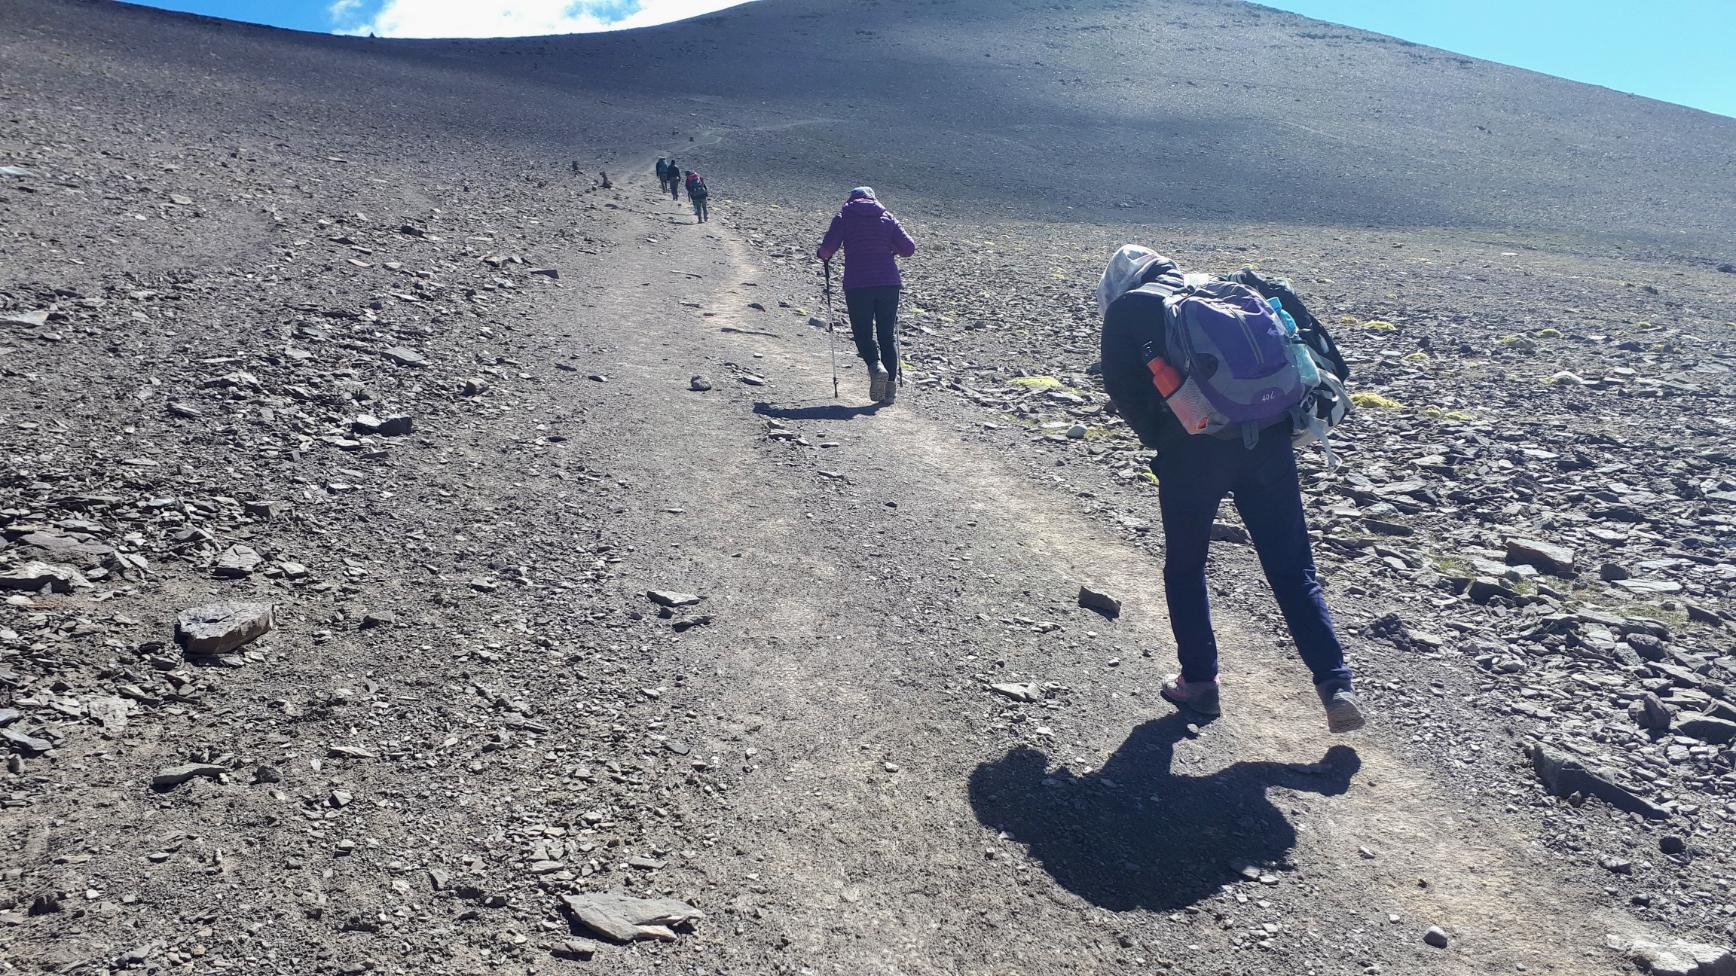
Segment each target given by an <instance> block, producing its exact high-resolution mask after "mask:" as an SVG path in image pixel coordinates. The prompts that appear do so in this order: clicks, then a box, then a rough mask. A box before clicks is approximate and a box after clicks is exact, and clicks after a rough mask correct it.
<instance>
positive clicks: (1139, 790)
mask: <svg viewBox="0 0 1736 976" xmlns="http://www.w3.org/2000/svg"><path fill="white" fill-rule="evenodd" d="M1187 722H1188V720H1187V719H1186V718H1185V717H1183V716H1182V715H1180V714H1179V713H1178V714H1175V715H1170V716H1166V717H1164V718H1160V719H1157V720H1155V721H1151V722H1147V723H1145V724H1144V725H1141V726H1140V727H1138V728H1137V729H1134V730H1133V734H1132V735H1131V736H1129V737H1128V739H1127V741H1126V742H1124V743H1122V745H1121V748H1120V749H1118V750H1116V752H1115V754H1114V755H1113V756H1111V757H1110V758H1109V761H1108V762H1106V763H1105V764H1104V766H1103V768H1102V769H1101V770H1099V771H1097V772H1093V773H1087V774H1086V775H1083V776H1076V775H1074V774H1073V773H1071V772H1069V771H1068V770H1065V769H1062V770H1057V771H1056V772H1053V773H1051V772H1048V764H1049V759H1048V757H1047V756H1045V755H1044V754H1043V753H1041V752H1039V751H1037V750H1035V749H1032V748H1029V747H1020V748H1018V749H1015V750H1013V751H1012V752H1010V753H1008V754H1007V755H1006V756H1004V757H1002V758H1001V759H998V760H995V761H993V762H987V763H984V764H982V765H981V766H978V767H977V768H976V771H975V772H974V773H972V774H971V778H970V801H971V806H972V808H974V809H975V811H976V816H977V819H978V820H980V821H981V822H982V823H983V825H984V826H987V827H991V828H995V829H997V830H1001V831H1004V832H1006V833H1007V834H1008V835H1009V836H1010V837H1011V838H1012V839H1013V840H1014V841H1017V842H1019V843H1021V844H1024V845H1025V846H1026V847H1027V848H1028V849H1029V850H1030V853H1031V857H1032V858H1033V859H1034V860H1036V861H1037V862H1038V863H1040V864H1041V865H1042V866H1043V868H1044V870H1046V871H1048V872H1049V874H1050V875H1052V876H1053V877H1054V878H1055V880H1056V881H1057V882H1059V883H1060V884H1061V886H1062V887H1064V888H1066V889H1067V890H1068V891H1071V892H1073V893H1074V894H1076V895H1078V896H1080V897H1081V898H1084V899H1085V900H1087V901H1089V902H1091V903H1092V904H1093V905H1098V906H1100V907H1103V908H1107V909H1110V910H1112V911H1127V910H1130V909H1145V910H1148V911H1173V910H1176V909H1181V908H1185V907H1187V906H1188V905H1192V904H1194V903H1195V902H1197V901H1199V900H1200V899H1202V898H1206V897H1208V896H1210V895H1212V894H1213V893H1215V892H1216V891H1217V890H1218V889H1219V888H1221V887H1222V886H1223V885H1224V884H1226V883H1229V882H1232V881H1237V880H1241V878H1242V875H1241V873H1240V870H1241V868H1242V867H1243V866H1244V865H1250V864H1251V865H1253V866H1255V867H1262V866H1265V865H1285V864H1287V863H1288V860H1289V854H1290V851H1291V849H1292V848H1294V847H1295V846H1296V830H1295V828H1294V827H1292V826H1291V825H1290V822H1289V821H1288V820H1286V819H1285V818H1284V815H1283V814H1282V813H1280V812H1279V810H1278V808H1277V807H1276V806H1274V805H1273V804H1272V801H1271V800H1269V799H1268V798H1267V796H1266V791H1267V789H1269V788H1270V787H1274V786H1280V787H1284V788H1286V789H1291V790H1298V791H1305V792H1309V793H1320V794H1323V795H1326V796H1336V795H1338V794H1341V793H1344V792H1345V791H1346V790H1348V789H1349V788H1350V780H1351V777H1353V776H1355V775H1356V772H1357V770H1359V769H1360V768H1361V767H1362V760H1361V759H1360V758H1359V757H1358V756H1357V755H1356V752H1355V750H1353V749H1350V748H1349V747H1346V746H1333V747H1332V748H1331V749H1329V750H1328V751H1327V753H1326V756H1325V758H1323V759H1322V760H1321V761H1320V762H1318V763H1313V764H1303V763H1272V762H1242V763H1236V764H1235V765H1233V766H1230V767H1229V768H1227V769H1224V770H1221V771H1219V772H1216V773H1213V774H1211V775H1209V776H1185V775H1178V774H1176V773H1174V772H1172V771H1171V769H1170V765H1171V761H1172V760H1173V759H1174V756H1175V744H1176V742H1178V741H1179V740H1181V739H1182V738H1183V737H1185V736H1187V735H1188V731H1187Z"/></svg>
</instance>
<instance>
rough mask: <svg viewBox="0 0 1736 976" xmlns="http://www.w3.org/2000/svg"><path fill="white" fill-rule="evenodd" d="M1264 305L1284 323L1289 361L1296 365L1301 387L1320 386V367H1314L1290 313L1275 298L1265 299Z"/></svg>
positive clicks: (1311, 357)
mask: <svg viewBox="0 0 1736 976" xmlns="http://www.w3.org/2000/svg"><path fill="white" fill-rule="evenodd" d="M1266 304H1268V305H1270V306H1272V312H1273V313H1274V314H1276V315H1277V316H1278V321H1280V322H1282V323H1284V334H1285V335H1286V336H1288V337H1289V340H1290V341H1289V343H1288V344H1287V346H1288V348H1289V350H1290V361H1291V362H1293V363H1295V364H1296V372H1297V373H1298V374H1300V375H1301V377H1302V385H1303V386H1304V387H1306V388H1307V389H1310V390H1312V389H1313V388H1314V387H1316V386H1318V385H1320V367H1318V366H1316V365H1314V355H1313V354H1312V353H1310V352H1309V351H1308V344H1307V343H1305V342H1303V341H1302V335H1301V333H1300V332H1299V331H1298V330H1297V328H1296V320H1295V319H1293V318H1291V317H1290V313H1289V312H1286V311H1284V303H1283V302H1280V301H1278V300H1277V299H1276V298H1268V299H1266Z"/></svg>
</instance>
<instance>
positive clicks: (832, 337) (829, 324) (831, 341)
mask: <svg viewBox="0 0 1736 976" xmlns="http://www.w3.org/2000/svg"><path fill="white" fill-rule="evenodd" d="M820 264H821V265H823V266H824V267H825V269H826V344H827V345H828V346H829V347H830V348H831V350H832V399H834V400H836V399H838V328H837V319H836V318H835V317H834V316H833V314H832V262H831V261H830V260H822V261H821V262H820Z"/></svg>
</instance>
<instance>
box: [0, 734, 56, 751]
mask: <svg viewBox="0 0 1736 976" xmlns="http://www.w3.org/2000/svg"><path fill="white" fill-rule="evenodd" d="M0 741H4V742H5V743H6V745H7V746H8V747H9V748H11V749H12V751H13V752H22V753H25V754H27V755H35V754H37V753H39V752H47V751H48V750H50V749H52V748H54V743H52V742H50V741H48V740H47V739H38V738H37V737H36V736H34V735H25V734H24V733H23V732H20V731H18V730H17V729H0Z"/></svg>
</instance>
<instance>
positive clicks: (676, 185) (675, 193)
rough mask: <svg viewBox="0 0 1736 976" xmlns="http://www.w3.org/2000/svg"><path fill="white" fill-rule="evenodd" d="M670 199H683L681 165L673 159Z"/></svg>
mask: <svg viewBox="0 0 1736 976" xmlns="http://www.w3.org/2000/svg"><path fill="white" fill-rule="evenodd" d="M669 199H671V200H679V199H681V167H679V166H677V165H675V160H673V159H671V160H670V161H669Z"/></svg>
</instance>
